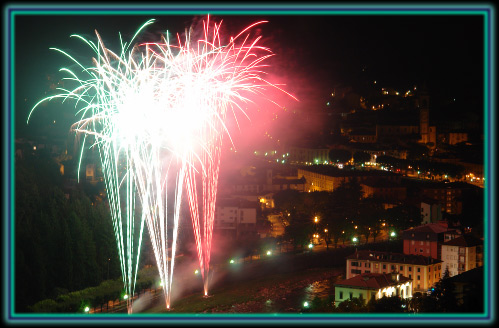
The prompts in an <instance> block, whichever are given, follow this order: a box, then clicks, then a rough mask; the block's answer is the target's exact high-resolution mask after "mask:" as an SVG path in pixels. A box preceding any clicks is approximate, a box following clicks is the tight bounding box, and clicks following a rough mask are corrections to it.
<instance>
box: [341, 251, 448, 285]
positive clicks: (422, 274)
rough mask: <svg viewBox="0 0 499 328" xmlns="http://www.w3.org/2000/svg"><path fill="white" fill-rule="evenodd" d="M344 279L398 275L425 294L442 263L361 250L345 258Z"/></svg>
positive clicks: (437, 275)
mask: <svg viewBox="0 0 499 328" xmlns="http://www.w3.org/2000/svg"><path fill="white" fill-rule="evenodd" d="M346 262H347V263H346V278H347V279H350V278H353V277H355V276H357V275H361V274H364V273H399V274H402V275H404V276H405V277H408V278H409V279H411V280H412V282H413V284H414V291H417V292H425V291H427V290H428V289H429V288H431V287H432V286H433V285H434V284H435V283H436V282H437V281H439V280H440V277H441V275H442V273H441V266H442V261H441V260H438V259H434V258H432V257H429V256H421V255H407V254H402V253H391V252H380V251H369V250H361V251H357V252H355V253H354V254H352V255H349V256H347V257H346Z"/></svg>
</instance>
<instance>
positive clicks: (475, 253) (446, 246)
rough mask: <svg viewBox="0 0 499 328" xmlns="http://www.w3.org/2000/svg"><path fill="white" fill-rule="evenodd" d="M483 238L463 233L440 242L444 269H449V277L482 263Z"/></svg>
mask: <svg viewBox="0 0 499 328" xmlns="http://www.w3.org/2000/svg"><path fill="white" fill-rule="evenodd" d="M482 249H483V240H481V239H480V238H477V237H475V236H473V235H472V234H465V235H462V236H461V237H459V238H454V239H452V240H449V241H447V242H445V243H443V244H442V261H443V267H444V270H445V269H446V268H448V269H449V274H450V276H451V277H453V276H456V275H458V274H461V273H463V272H466V271H469V270H472V269H475V268H477V267H480V266H482V265H483V260H482V259H483V250H482Z"/></svg>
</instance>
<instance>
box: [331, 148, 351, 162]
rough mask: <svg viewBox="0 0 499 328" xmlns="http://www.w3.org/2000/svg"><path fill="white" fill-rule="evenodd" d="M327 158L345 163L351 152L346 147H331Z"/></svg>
mask: <svg viewBox="0 0 499 328" xmlns="http://www.w3.org/2000/svg"><path fill="white" fill-rule="evenodd" d="M329 159H330V160H331V162H333V163H346V162H348V161H349V160H350V159H352V153H350V152H349V151H348V150H346V149H331V150H330V151H329Z"/></svg>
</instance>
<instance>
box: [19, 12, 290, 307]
mask: <svg viewBox="0 0 499 328" xmlns="http://www.w3.org/2000/svg"><path fill="white" fill-rule="evenodd" d="M153 21H154V20H150V21H148V22H146V23H145V24H144V25H143V26H142V27H141V28H140V29H139V30H138V31H137V33H136V34H135V36H134V37H133V38H132V40H131V41H130V42H128V43H123V42H122V44H121V53H120V54H119V55H117V54H116V53H114V52H113V51H111V50H109V49H108V48H106V47H105V45H104V43H103V41H102V39H101V38H100V36H99V34H98V33H97V31H96V35H97V43H94V42H92V41H89V40H86V39H84V38H83V37H81V36H78V35H74V36H73V37H77V38H79V39H80V40H82V41H84V42H85V43H86V44H87V45H89V46H90V47H91V49H92V50H93V51H94V53H95V56H96V57H95V58H94V59H93V66H91V67H85V66H83V65H82V64H80V63H79V62H78V61H76V60H75V59H74V58H73V57H71V56H70V55H69V54H68V53H66V52H64V51H62V50H59V49H54V50H57V51H59V52H61V53H63V54H64V55H66V56H67V57H68V58H70V59H71V60H72V61H73V62H75V63H76V64H78V67H79V68H81V71H80V72H74V71H71V70H69V69H66V68H63V69H61V71H63V72H66V73H68V75H69V77H68V78H66V79H67V80H71V81H73V82H76V83H77V87H76V88H75V89H73V90H65V89H59V91H61V93H59V94H57V95H55V96H51V97H47V98H45V99H42V100H41V101H40V102H39V103H37V104H36V105H35V106H34V108H33V109H32V111H31V112H30V116H31V113H32V112H33V110H34V109H35V108H36V107H37V106H38V105H39V104H40V103H42V102H44V101H50V100H52V99H56V98H62V99H63V101H64V100H67V99H73V100H76V101H75V103H76V107H77V109H78V111H77V115H79V117H80V119H79V120H78V121H77V122H76V123H74V124H73V126H72V129H73V130H74V131H75V132H76V133H77V134H78V135H83V144H84V145H85V143H86V142H90V147H96V148H97V149H98V151H99V155H100V160H101V164H102V172H103V174H104V180H105V184H106V190H107V194H108V200H109V205H110V209H111V216H112V220H113V227H114V232H115V237H116V242H117V246H118V253H119V255H120V263H121V271H122V277H123V283H124V289H125V292H126V294H127V295H130V297H128V298H127V304H128V311H129V313H131V305H132V302H133V295H134V289H135V282H136V278H137V272H138V263H139V257H140V247H141V243H142V235H143V229H144V226H146V227H147V229H148V232H149V236H150V238H151V243H152V246H153V251H154V255H155V259H156V263H157V267H158V272H159V275H160V279H161V281H162V282H164V284H163V289H164V297H165V303H166V307H167V309H169V308H170V305H171V290H172V282H173V271H174V264H175V254H176V249H177V236H178V227H179V221H180V205H181V201H182V197H183V191H184V189H185V192H186V195H187V201H188V205H189V210H190V214H191V221H192V226H193V231H194V236H195V242H196V248H197V255H198V260H199V266H200V269H201V270H200V271H201V275H202V279H203V284H204V295H208V287H209V273H210V253H211V243H212V232H213V223H214V216H215V201H216V195H217V185H218V177H219V168H220V158H221V149H222V141H223V139H224V136H225V135H227V136H228V137H229V139H230V131H229V130H228V128H227V126H226V118H227V115H228V114H229V113H232V114H233V115H239V114H241V113H242V114H243V115H246V113H244V111H243V110H242V105H243V104H244V103H246V102H251V99H250V98H251V97H253V96H255V95H262V91H263V90H265V89H266V88H268V87H274V88H277V89H279V90H281V89H280V88H279V87H278V86H276V85H273V84H271V83H269V82H268V81H267V80H265V79H264V78H263V76H264V72H263V68H264V67H265V65H263V64H262V62H263V61H265V60H266V59H267V58H269V57H270V56H272V55H273V54H272V53H271V51H270V50H269V49H268V48H265V47H261V46H259V45H257V43H258V41H259V39H260V37H257V38H256V39H255V40H252V41H249V33H250V31H251V28H252V27H254V26H255V25H258V24H262V23H264V22H258V23H255V24H253V25H251V26H249V27H247V28H246V29H244V30H243V31H242V32H240V33H239V34H238V35H237V36H235V37H230V38H229V41H228V42H227V43H226V44H224V43H223V42H222V38H221V36H220V26H221V22H220V23H218V24H216V23H215V24H212V23H211V22H210V18H209V17H208V18H207V19H206V21H204V22H203V31H202V32H203V33H202V35H203V37H201V38H200V39H199V40H192V39H191V35H193V34H195V33H196V32H199V31H192V30H190V31H188V32H187V33H185V36H184V38H181V37H180V35H177V38H176V42H175V44H174V43H173V42H170V40H169V39H168V36H165V37H163V38H162V40H161V42H145V43H142V44H139V45H135V46H133V47H130V46H131V44H132V42H133V40H134V39H135V37H136V36H137V35H138V34H139V32H140V31H141V30H142V29H143V28H144V27H146V26H147V25H149V24H151V23H152V22H153ZM120 40H121V36H120ZM79 74H84V75H85V77H86V78H80V77H79ZM281 91H282V90H281ZM283 92H284V91H283ZM290 96H291V95H290ZM291 97H293V96H291ZM293 98H294V97H293ZM295 99H296V98H295ZM28 120H29V117H28ZM84 149H85V146H83V147H82V152H81V154H80V163H81V160H82V158H83V150H84ZM78 172H79V169H78ZM198 190H199V191H200V193H198ZM168 218H170V220H168ZM137 228H138V229H137Z"/></svg>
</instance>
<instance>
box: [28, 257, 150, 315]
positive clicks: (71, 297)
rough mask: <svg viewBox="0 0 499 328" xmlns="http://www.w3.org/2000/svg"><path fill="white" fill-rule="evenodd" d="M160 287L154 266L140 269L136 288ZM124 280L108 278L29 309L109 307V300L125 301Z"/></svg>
mask: <svg viewBox="0 0 499 328" xmlns="http://www.w3.org/2000/svg"><path fill="white" fill-rule="evenodd" d="M157 287H159V286H158V284H157V270H156V268H154V267H151V266H150V267H148V268H144V269H142V270H140V271H139V274H138V278H137V281H136V283H135V290H136V291H137V292H140V291H143V290H145V289H152V288H154V289H155V288H157ZM124 296H125V295H124V292H123V281H122V280H121V278H117V279H111V280H106V281H104V282H102V283H101V284H100V285H99V286H96V287H89V288H85V289H83V290H78V291H74V292H70V293H67V294H61V295H58V296H57V297H56V298H55V299H52V298H48V299H44V300H43V301H40V302H37V303H35V304H34V305H33V306H29V310H30V311H32V312H36V313H83V312H85V307H89V308H100V310H103V309H106V310H107V309H108V306H109V301H112V302H113V303H114V302H115V301H116V300H119V301H124Z"/></svg>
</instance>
